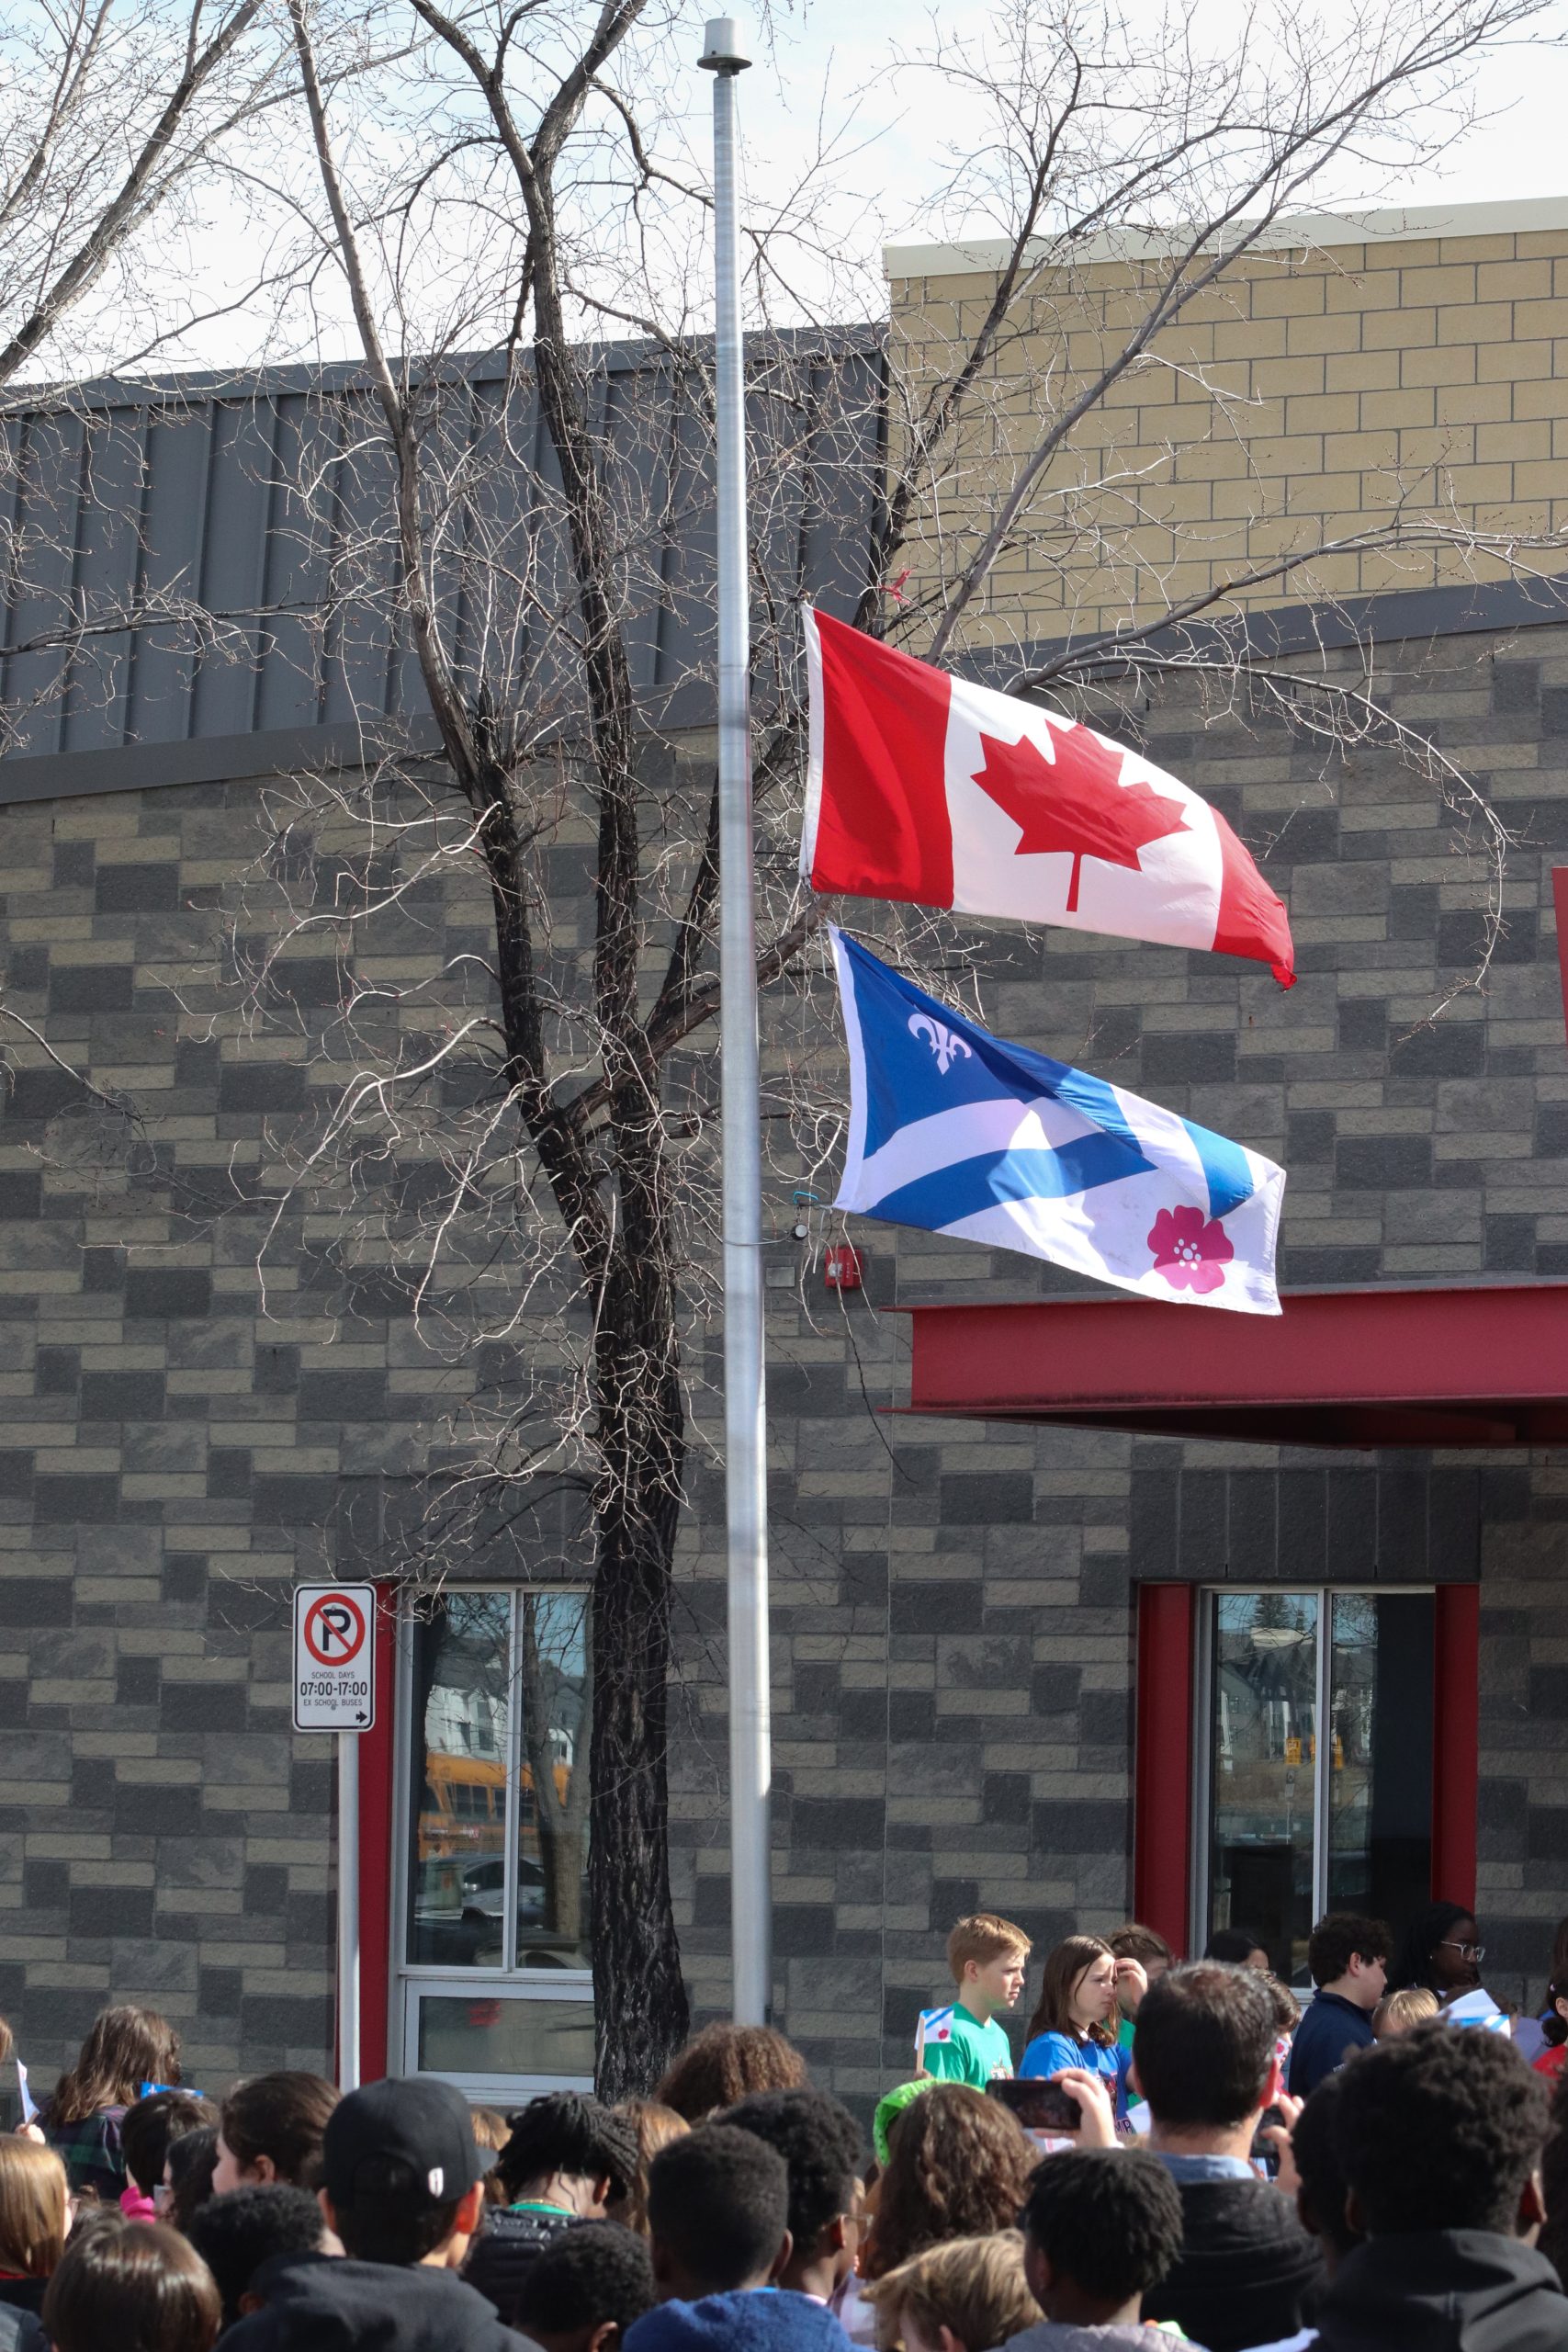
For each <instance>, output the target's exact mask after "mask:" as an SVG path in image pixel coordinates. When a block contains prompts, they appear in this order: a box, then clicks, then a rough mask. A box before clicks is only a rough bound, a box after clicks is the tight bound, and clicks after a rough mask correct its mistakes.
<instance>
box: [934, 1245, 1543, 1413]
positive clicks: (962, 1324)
mask: <svg viewBox="0 0 1568 2352" xmlns="http://www.w3.org/2000/svg"><path fill="white" fill-rule="evenodd" d="M1283 1305H1284V1310H1285V1311H1284V1313H1283V1314H1282V1315H1280V1316H1265V1315H1224V1314H1220V1313H1217V1312H1215V1311H1213V1309H1211V1310H1209V1311H1208V1312H1206V1313H1205V1312H1203V1311H1201V1310H1199V1309H1195V1308H1193V1307H1190V1306H1164V1305H1162V1304H1160V1303H1158V1302H1156V1301H1152V1300H1145V1299H1077V1298H1072V1299H1035V1300H1031V1301H1029V1302H1028V1303H1020V1304H1018V1305H1015V1306H913V1307H910V1308H908V1309H907V1310H906V1311H907V1312H908V1314H909V1316H910V1317H911V1320H912V1323H913V1327H914V1332H913V1337H914V1347H913V1354H912V1362H911V1368H910V1380H909V1402H908V1406H906V1407H904V1408H901V1409H903V1410H905V1411H908V1412H912V1413H935V1414H941V1415H942V1416H943V1417H944V1418H953V1419H975V1420H1010V1421H1057V1422H1062V1423H1065V1424H1067V1425H1068V1426H1072V1427H1077V1428H1089V1429H1110V1430H1141V1431H1144V1432H1145V1433H1148V1434H1152V1435H1155V1436H1159V1437H1216V1438H1250V1439H1255V1440H1263V1441H1265V1442H1269V1443H1273V1444H1289V1445H1346V1446H1384V1445H1396V1446H1397V1445H1409V1446H1531V1445H1562V1444H1564V1443H1568V1283H1557V1282H1551V1281H1543V1282H1530V1283H1506V1282H1499V1283H1471V1284H1459V1283H1454V1284H1438V1285H1435V1286H1433V1287H1431V1288H1421V1289H1417V1288H1403V1287H1401V1286H1399V1285H1397V1284H1393V1283H1386V1284H1383V1285H1381V1286H1380V1287H1379V1288H1377V1289H1375V1290H1342V1291H1295V1292H1291V1293H1288V1294H1287V1295H1285V1298H1284V1301H1283Z"/></svg>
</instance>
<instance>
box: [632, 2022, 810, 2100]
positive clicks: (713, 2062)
mask: <svg viewBox="0 0 1568 2352" xmlns="http://www.w3.org/2000/svg"><path fill="white" fill-rule="evenodd" d="M805 2086H806V2061H805V2059H804V2058H803V2057H802V2056H801V2054H800V2052H799V2051H798V2050H797V2049H796V2048H795V2044H794V2043H793V2042H791V2041H785V2040H784V2036H783V2034H782V2033H775V2032H774V2030H773V2027H772V2026H771V2025H705V2026H704V2028H703V2030H702V2031H701V2032H700V2033H694V2034H693V2036H692V2038H691V2040H690V2041H688V2042H687V2044H686V2046H685V2048H684V2049H683V2050H681V2051H677V2052H676V2054H675V2056H674V2058H673V2060H672V2061H671V2064H670V2067H669V2070H668V2072H667V2073H666V2074H665V2075H664V2078H663V2080H662V2081H661V2082H660V2084H659V2086H658V2087H657V2088H656V2089H655V2091H654V2094H653V2096H654V2098H656V2099H657V2100H658V2101H659V2102H660V2105H661V2106H663V2107H672V2108H673V2109H674V2110H675V2112H676V2114H677V2115H683V2116H684V2117H685V2119H686V2120H687V2122H688V2123H701V2122H702V2121H703V2120H704V2119H705V2117H707V2116H710V2115H712V2114H713V2112H714V2111H715V2109H716V2108H720V2107H733V2106H734V2105H735V2102H736V2100H737V2099H738V2098H745V2097H746V2095H747V2093H748V2092H749V2091H798V2090H803V2089H804V2088H805Z"/></svg>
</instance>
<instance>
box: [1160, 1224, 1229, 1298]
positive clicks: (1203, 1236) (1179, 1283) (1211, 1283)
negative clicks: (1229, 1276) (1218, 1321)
mask: <svg viewBox="0 0 1568 2352" xmlns="http://www.w3.org/2000/svg"><path fill="white" fill-rule="evenodd" d="M1149 1248H1150V1249H1151V1250H1153V1251H1154V1253H1155V1264H1156V1267H1157V1268H1158V1270H1159V1272H1161V1273H1162V1274H1163V1275H1164V1276H1165V1278H1166V1281H1167V1282H1168V1283H1169V1284H1170V1286H1171V1289H1172V1290H1195V1291H1198V1292H1199V1293H1200V1294H1201V1293H1204V1292H1207V1291H1212V1290H1218V1289H1219V1287H1220V1284H1221V1283H1223V1282H1224V1278H1225V1268H1226V1267H1227V1266H1228V1265H1229V1263H1230V1261H1231V1260H1232V1259H1233V1258H1234V1257H1235V1250H1233V1249H1232V1247H1231V1241H1230V1236H1229V1235H1228V1234H1227V1233H1226V1231H1225V1229H1224V1226H1223V1225H1222V1224H1221V1223H1220V1221H1219V1219H1218V1218H1217V1217H1206V1216H1204V1215H1203V1212H1202V1210H1201V1209H1192V1208H1179V1209H1161V1211H1160V1213H1159V1215H1158V1216H1156V1219H1155V1222H1154V1230H1153V1231H1152V1232H1151V1233H1150V1235H1149Z"/></svg>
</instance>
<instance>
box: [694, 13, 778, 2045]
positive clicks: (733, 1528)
mask: <svg viewBox="0 0 1568 2352" xmlns="http://www.w3.org/2000/svg"><path fill="white" fill-rule="evenodd" d="M700 62H701V63H702V64H703V65H704V66H705V68H706V69H707V71H708V72H709V73H711V74H712V75H713V77H714V85H713V196H714V249H715V250H714V263H715V268H714V276H715V297H716V320H715V326H716V335H715V352H714V379H715V395H716V410H717V427H718V435H717V437H718V849H719V861H718V876H719V881H718V898H719V980H720V986H721V988H722V990H723V1005H722V1010H721V1028H720V1041H719V1042H720V1047H721V1052H722V1057H723V1084H724V1442H725V1487H726V1503H727V1518H728V1550H729V1822H730V1828H729V1851H730V1863H729V1875H730V1889H729V1892H730V1906H731V1927H730V1938H731V1950H732V1952H733V1964H734V1989H733V1996H732V1998H733V2005H734V2012H735V2018H736V2021H737V2023H738V2024H740V2025H762V2024H765V2023H766V2022H767V2019H768V2017H769V2014H770V2012H771V2009H772V2007H773V1889H772V1884H771V1876H770V1866H771V1861H772V1839H771V1837H770V1834H769V1826H768V1791H769V1785H770V1782H771V1781H772V1778H773V1768H772V1762H771V1746H772V1740H771V1732H770V1727H769V1721H768V1465H767V1453H766V1435H765V1430H764V1424H763V1402H762V1377H763V1352H762V1131H761V1092H760V1086H759V1080H758V1054H757V926H756V916H755V912H754V910H753V907H752V902H751V695H750V599H749V594H748V586H747V544H746V386H745V372H744V364H743V352H742V346H741V334H740V247H739V232H738V228H737V221H736V190H735V77H736V75H737V74H740V73H743V72H744V71H745V69H746V67H747V65H748V64H749V63H750V59H748V58H745V57H742V56H741V55H740V54H739V40H738V38H737V34H736V28H735V21H734V19H733V17H715V18H714V19H713V21H712V22H711V23H710V24H709V25H708V26H707V28H706V31H705V36H704V40H703V54H702V58H701V61H700Z"/></svg>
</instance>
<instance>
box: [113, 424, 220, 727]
mask: <svg viewBox="0 0 1568 2352" xmlns="http://www.w3.org/2000/svg"><path fill="white" fill-rule="evenodd" d="M216 416H217V410H216V409H215V408H213V407H210V406H207V405H203V406H200V407H197V406H194V405H193V406H190V407H186V406H185V405H184V404H183V403H177V402H174V401H171V402H169V403H168V404H167V405H166V406H164V405H160V406H159V407H158V408H156V409H155V410H154V412H153V414H152V420H151V424H150V429H149V432H148V435H147V461H146V462H147V482H146V490H145V496H144V499H143V510H142V511H143V518H144V519H143V523H142V533H143V541H144V544H143V551H142V593H143V594H144V596H145V597H146V598H148V599H151V600H154V601H156V600H159V599H164V600H167V603H168V604H169V605H170V606H175V605H180V604H182V603H185V602H188V601H190V600H192V599H194V598H196V597H198V596H199V594H200V587H201V580H200V566H201V538H202V529H203V526H204V522H205V518H206V513H207V483H208V477H209V470H210V464H211V456H212V434H213V425H214V422H215V419H216ZM137 636H138V642H137V648H136V662H135V673H134V675H133V677H132V680H131V690H130V708H129V711H128V713H127V721H126V741H128V742H131V743H178V742H181V741H184V740H185V738H186V736H187V735H188V734H189V733H190V731H191V729H190V718H191V685H192V681H193V679H194V677H195V673H196V651H195V648H194V645H193V643H192V641H191V636H190V631H189V629H188V628H186V626H184V625H183V624H182V623H180V622H178V621H176V620H169V621H163V622H158V621H155V622H152V623H151V624H150V625H149V626H148V627H146V628H142V629H140V630H139V631H138V632H137Z"/></svg>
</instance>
